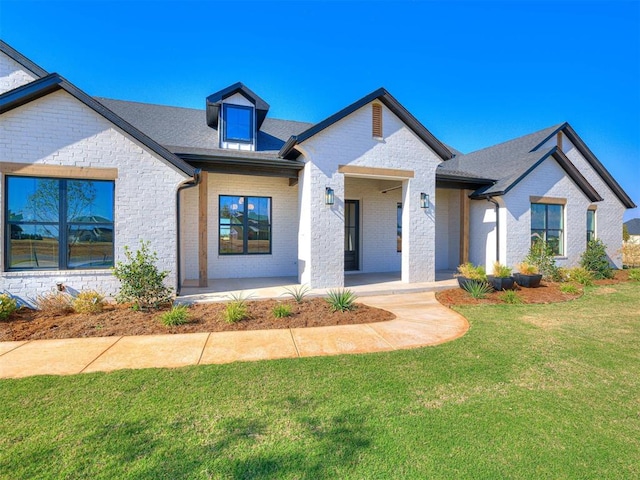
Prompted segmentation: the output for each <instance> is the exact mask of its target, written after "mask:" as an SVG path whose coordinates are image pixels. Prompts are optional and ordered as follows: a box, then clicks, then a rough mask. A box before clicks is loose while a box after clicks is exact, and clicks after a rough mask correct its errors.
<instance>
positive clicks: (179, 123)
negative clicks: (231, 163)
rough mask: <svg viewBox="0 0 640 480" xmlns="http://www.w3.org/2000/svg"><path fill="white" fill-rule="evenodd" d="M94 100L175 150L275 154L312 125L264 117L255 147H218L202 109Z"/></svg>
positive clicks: (214, 131) (254, 155) (269, 156)
mask: <svg viewBox="0 0 640 480" xmlns="http://www.w3.org/2000/svg"><path fill="white" fill-rule="evenodd" d="M97 100H99V101H100V103H102V104H103V105H105V106H106V107H107V108H109V109H110V110H112V111H113V112H114V113H116V114H117V115H119V116H120V117H122V118H123V119H125V120H126V121H127V122H129V123H130V124H132V125H133V126H134V127H136V128H137V129H139V130H141V131H142V132H144V133H146V134H147V135H148V136H150V137H151V138H153V139H154V140H156V141H157V142H158V143H160V144H161V145H163V146H164V147H165V148H167V149H168V150H169V151H170V152H173V153H176V154H180V153H189V154H200V155H210V154H212V153H213V154H215V153H224V155H225V156H238V157H243V158H245V157H246V158H265V159H272V158H278V156H277V154H278V151H279V150H280V148H282V146H283V145H284V144H285V142H286V141H287V140H288V139H289V137H291V136H292V135H297V134H298V133H300V132H302V131H304V130H306V129H308V128H309V127H311V126H312V124H310V123H304V122H294V121H290V120H278V119H275V118H266V119H265V120H264V123H263V124H262V127H261V128H260V131H259V132H258V143H257V151H256V152H244V151H237V152H234V151H232V150H228V149H224V150H223V149H221V148H220V147H219V137H218V130H217V129H214V128H211V127H209V126H208V125H207V122H206V112H205V110H204V109H202V110H199V109H195V108H182V107H170V106H166V105H153V104H149V103H138V102H128V101H123V100H112V99H108V98H98V99H97Z"/></svg>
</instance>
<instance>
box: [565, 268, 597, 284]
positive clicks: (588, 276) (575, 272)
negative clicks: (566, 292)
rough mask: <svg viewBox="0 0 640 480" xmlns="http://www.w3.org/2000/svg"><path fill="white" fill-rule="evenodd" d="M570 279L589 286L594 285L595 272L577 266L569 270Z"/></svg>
mask: <svg viewBox="0 0 640 480" xmlns="http://www.w3.org/2000/svg"><path fill="white" fill-rule="evenodd" d="M569 281H571V282H575V283H579V284H580V285H584V286H585V287H589V286H591V285H593V274H592V273H591V272H590V271H589V270H587V269H586V268H583V267H575V268H572V269H570V270H569Z"/></svg>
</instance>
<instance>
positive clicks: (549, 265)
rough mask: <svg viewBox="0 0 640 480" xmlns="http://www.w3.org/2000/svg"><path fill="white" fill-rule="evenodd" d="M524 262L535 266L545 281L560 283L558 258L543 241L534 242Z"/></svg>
mask: <svg viewBox="0 0 640 480" xmlns="http://www.w3.org/2000/svg"><path fill="white" fill-rule="evenodd" d="M524 262H526V263H529V264H532V265H535V266H536V267H537V268H538V271H539V272H540V273H541V274H542V276H543V278H544V279H545V280H553V281H554V282H557V281H559V276H560V274H559V272H558V267H557V266H556V258H555V255H554V254H553V250H552V249H551V247H550V246H549V245H548V244H547V243H546V242H544V241H542V240H537V241H535V242H533V244H532V245H531V247H530V248H529V253H528V254H527V256H526V257H525V258H524ZM524 262H523V263H524Z"/></svg>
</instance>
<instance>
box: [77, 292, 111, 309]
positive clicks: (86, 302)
mask: <svg viewBox="0 0 640 480" xmlns="http://www.w3.org/2000/svg"><path fill="white" fill-rule="evenodd" d="M72 306H73V309H74V310H75V311H76V313H100V312H102V310H103V309H104V296H102V295H101V294H100V293H98V292H96V291H95V290H86V291H84V292H80V293H79V294H78V295H77V296H76V298H74V299H73V302H72Z"/></svg>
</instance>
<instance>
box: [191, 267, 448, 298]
mask: <svg viewBox="0 0 640 480" xmlns="http://www.w3.org/2000/svg"><path fill="white" fill-rule="evenodd" d="M454 273H455V272H454V271H452V270H440V271H436V279H435V281H433V282H422V283H406V282H403V281H402V279H401V274H400V272H384V273H351V274H346V275H345V276H344V285H345V288H348V289H350V290H351V291H353V292H354V293H355V294H356V295H358V296H368V295H392V294H398V293H413V292H428V291H438V290H444V289H447V288H452V287H455V286H456V285H457V282H456V280H455V279H454V276H453V275H454ZM300 287H301V284H300V283H298V280H297V278H296V277H295V276H287V277H258V278H212V279H209V282H208V286H207V287H199V286H198V281H197V280H186V281H185V282H184V286H183V287H182V289H181V290H180V296H179V300H180V301H182V302H188V303H191V302H217V301H226V300H229V298H230V297H231V296H232V295H243V296H244V297H250V298H252V299H254V300H256V299H263V298H278V297H282V298H284V296H283V295H284V294H286V291H287V289H293V288H300ZM329 290H331V289H327V288H317V289H312V290H310V291H309V295H313V296H322V295H326V294H327V292H328V291H329Z"/></svg>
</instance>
